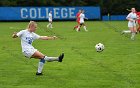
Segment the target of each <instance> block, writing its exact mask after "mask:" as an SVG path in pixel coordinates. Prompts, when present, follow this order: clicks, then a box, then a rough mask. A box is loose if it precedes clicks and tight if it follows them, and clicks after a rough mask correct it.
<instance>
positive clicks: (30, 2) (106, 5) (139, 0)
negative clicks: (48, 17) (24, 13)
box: [0, 0, 140, 15]
mask: <svg viewBox="0 0 140 88" xmlns="http://www.w3.org/2000/svg"><path fill="white" fill-rule="evenodd" d="M0 6H1V7H2V6H14V7H19V6H100V8H101V14H102V15H107V14H108V13H109V14H111V15H126V14H128V11H127V9H131V8H132V7H135V8H136V9H137V11H140V0H0Z"/></svg>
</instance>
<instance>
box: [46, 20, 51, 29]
mask: <svg viewBox="0 0 140 88" xmlns="http://www.w3.org/2000/svg"><path fill="white" fill-rule="evenodd" d="M50 27H51V20H49V23H48V25H47V28H50Z"/></svg>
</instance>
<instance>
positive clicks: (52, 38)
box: [39, 36, 57, 40]
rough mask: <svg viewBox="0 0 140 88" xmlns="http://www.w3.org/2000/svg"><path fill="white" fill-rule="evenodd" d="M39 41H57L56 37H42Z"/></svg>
mask: <svg viewBox="0 0 140 88" xmlns="http://www.w3.org/2000/svg"><path fill="white" fill-rule="evenodd" d="M39 39H41V40H55V39H57V37H56V36H52V37H48V36H40V37H39Z"/></svg>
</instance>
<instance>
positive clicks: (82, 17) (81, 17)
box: [79, 13, 85, 23]
mask: <svg viewBox="0 0 140 88" xmlns="http://www.w3.org/2000/svg"><path fill="white" fill-rule="evenodd" d="M79 17H80V23H84V18H85V14H83V13H81V14H80V16H79Z"/></svg>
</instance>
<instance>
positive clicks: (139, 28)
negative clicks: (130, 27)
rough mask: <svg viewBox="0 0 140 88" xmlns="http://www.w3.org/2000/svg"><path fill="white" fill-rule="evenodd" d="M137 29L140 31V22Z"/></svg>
mask: <svg viewBox="0 0 140 88" xmlns="http://www.w3.org/2000/svg"><path fill="white" fill-rule="evenodd" d="M137 31H138V32H140V23H138V28H137Z"/></svg>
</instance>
